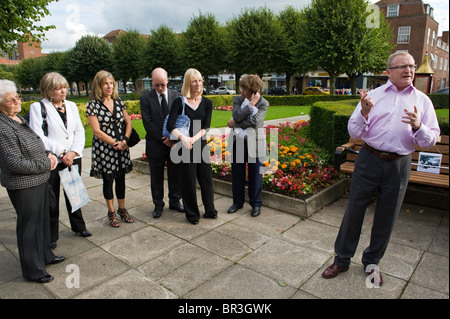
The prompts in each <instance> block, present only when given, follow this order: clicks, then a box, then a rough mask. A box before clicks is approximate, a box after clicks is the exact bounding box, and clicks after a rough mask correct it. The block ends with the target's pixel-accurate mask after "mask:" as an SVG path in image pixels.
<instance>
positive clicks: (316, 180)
mask: <svg viewBox="0 0 450 319" xmlns="http://www.w3.org/2000/svg"><path fill="white" fill-rule="evenodd" d="M272 129H277V130H278V143H274V142H273V141H269V142H268V149H269V151H271V154H273V153H274V149H273V148H274V147H277V153H276V155H278V160H277V159H275V158H273V157H272V158H270V157H269V158H267V159H266V160H265V161H264V166H265V168H266V173H264V175H263V188H264V190H266V191H269V192H274V193H277V194H282V195H287V196H290V197H293V198H300V199H306V198H308V197H310V196H312V195H314V194H316V193H318V192H320V191H321V190H323V189H325V188H327V187H329V186H331V185H332V184H333V183H335V182H337V181H338V180H339V179H340V178H341V177H342V175H341V174H340V173H339V172H337V171H336V170H335V169H334V168H333V167H332V166H329V165H328V164H327V163H328V157H329V155H328V154H327V153H326V152H325V151H323V150H321V149H320V148H319V147H317V146H316V145H315V144H314V143H312V142H311V140H310V139H309V138H308V137H307V131H308V129H309V121H298V122H296V123H289V122H288V123H285V124H280V125H278V126H267V127H266V131H267V132H269V131H270V130H272ZM268 136H269V135H268ZM227 141H228V137H227V136H222V137H221V138H215V137H211V138H210V140H209V141H208V145H209V146H210V147H211V150H210V152H211V166H212V171H213V176H214V178H217V179H221V180H225V181H231V164H230V163H229V161H226V160H225V159H226V158H229V156H230V155H231V154H229V153H228V151H227ZM271 148H272V150H271Z"/></svg>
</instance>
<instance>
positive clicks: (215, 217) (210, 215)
mask: <svg viewBox="0 0 450 319" xmlns="http://www.w3.org/2000/svg"><path fill="white" fill-rule="evenodd" d="M203 217H204V218H210V219H217V212H214V213H210V214H206V213H205V214H204V215H203Z"/></svg>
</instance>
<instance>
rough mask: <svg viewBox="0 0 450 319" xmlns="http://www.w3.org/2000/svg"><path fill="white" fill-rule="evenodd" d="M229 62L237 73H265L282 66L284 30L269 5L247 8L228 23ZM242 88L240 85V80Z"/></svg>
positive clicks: (237, 77)
mask: <svg viewBox="0 0 450 319" xmlns="http://www.w3.org/2000/svg"><path fill="white" fill-rule="evenodd" d="M227 27H228V39H229V55H228V59H229V63H230V64H231V70H232V71H234V72H235V73H236V81H237V82H238V81H239V78H240V76H241V75H242V74H249V73H254V74H258V75H259V76H260V77H261V78H262V76H263V74H264V73H267V72H274V71H277V70H278V69H279V67H278V65H279V62H280V61H281V60H282V59H283V57H284V55H285V49H284V47H285V44H286V42H285V40H284V38H283V31H282V28H281V25H280V24H279V22H278V21H277V20H276V19H275V16H274V14H273V13H272V11H271V10H270V9H268V8H267V7H261V8H259V9H245V10H243V11H242V12H241V14H240V15H239V16H238V17H235V18H233V19H232V20H231V21H229V22H228V25H227ZM236 86H237V87H238V88H239V84H238V83H236Z"/></svg>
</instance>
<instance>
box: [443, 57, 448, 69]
mask: <svg viewBox="0 0 450 319" xmlns="http://www.w3.org/2000/svg"><path fill="white" fill-rule="evenodd" d="M447 66H448V60H447V59H445V61H444V71H447Z"/></svg>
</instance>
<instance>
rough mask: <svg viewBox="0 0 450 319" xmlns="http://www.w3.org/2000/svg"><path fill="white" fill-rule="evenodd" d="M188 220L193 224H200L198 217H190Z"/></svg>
mask: <svg viewBox="0 0 450 319" xmlns="http://www.w3.org/2000/svg"><path fill="white" fill-rule="evenodd" d="M188 222H190V223H191V224H192V225H197V224H198V219H192V220H190V219H188Z"/></svg>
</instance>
